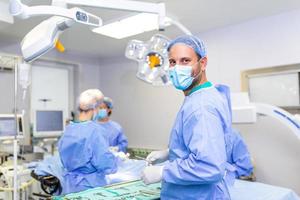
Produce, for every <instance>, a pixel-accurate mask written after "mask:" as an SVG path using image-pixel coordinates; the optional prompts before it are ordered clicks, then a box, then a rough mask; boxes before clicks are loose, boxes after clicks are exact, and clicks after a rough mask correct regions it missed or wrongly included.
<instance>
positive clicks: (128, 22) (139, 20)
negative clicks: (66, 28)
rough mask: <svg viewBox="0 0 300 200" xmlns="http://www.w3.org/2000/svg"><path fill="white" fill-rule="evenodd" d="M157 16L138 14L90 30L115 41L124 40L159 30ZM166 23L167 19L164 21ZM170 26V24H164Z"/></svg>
mask: <svg viewBox="0 0 300 200" xmlns="http://www.w3.org/2000/svg"><path fill="white" fill-rule="evenodd" d="M158 20H159V16H158V14H152V13H140V14H137V15H134V16H130V17H127V18H124V19H121V20H118V21H114V22H112V23H108V24H106V25H104V26H101V27H98V28H94V29H92V31H93V32H95V33H99V34H102V35H106V36H109V37H113V38H116V39H122V38H126V37H129V36H132V35H137V34H140V33H143V32H147V31H152V30H158V29H159V23H158ZM164 20H165V21H166V22H167V21H169V19H168V18H167V17H166V18H165V19H164ZM165 24H166V25H170V23H165Z"/></svg>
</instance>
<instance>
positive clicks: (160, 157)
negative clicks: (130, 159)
mask: <svg viewBox="0 0 300 200" xmlns="http://www.w3.org/2000/svg"><path fill="white" fill-rule="evenodd" d="M168 157H169V149H166V150H161V151H152V152H151V153H150V154H149V155H148V156H147V158H146V161H147V162H148V163H150V164H154V163H160V162H164V161H166V160H167V159H168Z"/></svg>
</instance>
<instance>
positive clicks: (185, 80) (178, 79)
mask: <svg viewBox="0 0 300 200" xmlns="http://www.w3.org/2000/svg"><path fill="white" fill-rule="evenodd" d="M200 60H201V59H200ZM200 60H199V61H198V62H197V63H195V64H194V65H196V64H198V63H199V62H200ZM194 65H175V66H174V67H172V68H170V70H169V77H170V79H171V81H172V83H173V85H174V87H175V88H177V89H179V90H186V89H188V87H190V86H191V85H192V83H193V81H194V79H195V78H196V77H198V76H199V75H200V74H201V71H200V72H199V73H198V75H197V76H195V77H193V76H192V71H193V66H194Z"/></svg>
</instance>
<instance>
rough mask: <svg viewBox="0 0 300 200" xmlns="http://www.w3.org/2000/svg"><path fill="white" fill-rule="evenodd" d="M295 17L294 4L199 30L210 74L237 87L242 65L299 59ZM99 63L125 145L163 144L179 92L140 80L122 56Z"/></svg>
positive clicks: (216, 80) (134, 66) (299, 38)
mask: <svg viewBox="0 0 300 200" xmlns="http://www.w3.org/2000/svg"><path fill="white" fill-rule="evenodd" d="M299 19H300V10H295V11H293V12H287V13H283V14H280V15H275V16H270V17H266V18H262V19H255V20H251V21H247V22H244V23H242V24H237V25H232V26H228V27H225V28H220V29H216V30H211V31H208V32H205V33H201V34H199V36H200V37H201V38H202V39H203V40H204V41H205V43H206V46H207V49H208V59H209V62H208V78H209V80H211V81H213V82H214V83H225V84H227V85H229V86H230V87H231V90H232V91H235V92H236V91H240V72H241V71H242V70H246V69H253V68H261V67H271V66H277V65H284V64H292V63H300V54H299V52H300V45H299V44H300V20H299ZM103 62H104V61H103ZM100 63H101V62H100ZM100 66H101V69H100V79H101V80H100V88H101V89H102V90H103V91H104V92H105V94H106V95H108V96H111V97H112V98H113V99H114V100H115V105H116V107H115V110H114V114H113V117H114V118H115V119H116V120H117V121H118V122H120V123H121V124H122V125H123V127H124V129H125V132H126V134H127V135H128V137H129V145H130V146H135V147H149V148H150V147H151V148H161V147H165V146H166V145H167V143H168V138H169V133H170V129H171V126H172V123H173V121H174V118H175V116H176V112H177V111H178V109H179V106H180V104H181V102H182V99H183V97H182V95H181V93H180V92H178V91H177V90H175V89H173V88H155V87H152V86H151V85H147V84H145V83H143V82H142V81H139V80H138V79H136V77H135V73H136V69H137V63H135V62H132V61H129V60H127V59H126V58H125V57H122V58H119V59H115V60H108V61H105V63H103V64H101V65H100Z"/></svg>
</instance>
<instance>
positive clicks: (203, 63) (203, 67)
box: [200, 56, 207, 71]
mask: <svg viewBox="0 0 300 200" xmlns="http://www.w3.org/2000/svg"><path fill="white" fill-rule="evenodd" d="M206 65H207V56H205V57H203V58H201V59H200V66H201V71H205V70H206Z"/></svg>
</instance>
